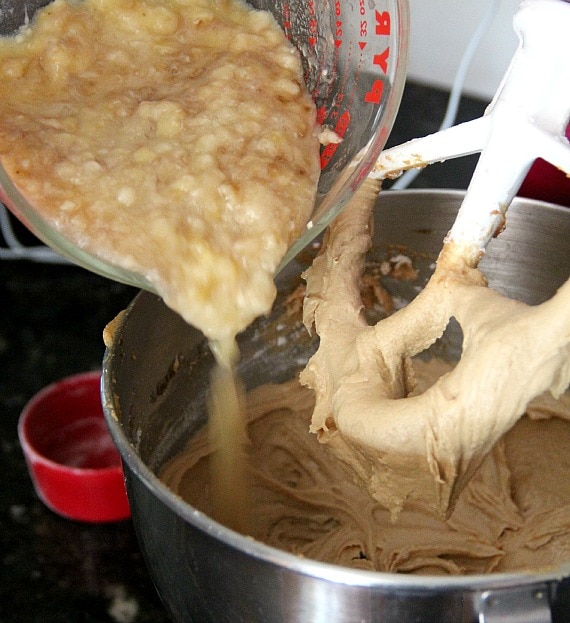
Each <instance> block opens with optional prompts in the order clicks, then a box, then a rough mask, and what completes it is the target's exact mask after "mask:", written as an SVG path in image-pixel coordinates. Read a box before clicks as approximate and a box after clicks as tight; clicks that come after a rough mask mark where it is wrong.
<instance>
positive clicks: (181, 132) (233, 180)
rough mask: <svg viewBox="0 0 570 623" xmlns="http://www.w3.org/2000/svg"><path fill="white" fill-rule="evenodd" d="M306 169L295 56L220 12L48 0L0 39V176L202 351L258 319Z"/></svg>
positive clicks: (271, 36)
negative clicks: (126, 278)
mask: <svg viewBox="0 0 570 623" xmlns="http://www.w3.org/2000/svg"><path fill="white" fill-rule="evenodd" d="M318 157H319V142H318V137H317V129H316V122H315V109H314V104H313V102H312V100H311V98H310V97H309V95H308V94H307V92H306V89H305V87H304V83H303V78H302V75H301V63H300V58H299V55H298V53H297V51H296V50H295V49H294V48H293V46H292V45H291V44H290V43H289V42H288V41H287V40H286V38H285V36H284V34H283V32H282V31H281V30H280V28H279V27H278V26H277V24H276V23H275V21H274V20H273V18H272V16H271V15H270V14H269V13H267V12H262V11H256V10H253V9H251V8H250V7H248V6H247V5H246V4H245V3H241V2H239V1H238V0H231V1H230V0H219V1H216V2H212V1H210V0H97V1H95V0H83V1H82V2H67V1H65V0H55V2H53V3H52V4H49V5H48V6H47V7H45V8H44V9H42V10H40V11H39V12H38V13H37V14H36V16H35V18H34V21H33V23H32V25H31V26H30V27H25V28H23V30H21V31H20V32H19V33H18V34H16V35H15V36H13V37H7V38H4V39H0V162H1V163H2V166H3V167H4V168H5V170H6V172H7V173H8V175H9V177H10V179H11V180H12V181H13V183H14V184H15V185H16V186H17V188H18V189H19V191H20V192H21V193H22V195H24V197H26V199H27V200H28V201H29V202H30V203H31V205H33V206H34V207H35V209H36V210H37V212H38V213H40V214H41V216H42V217H43V218H44V219H45V220H47V221H48V223H49V224H50V225H51V226H52V227H54V228H56V229H57V230H58V231H59V232H60V233H61V234H62V235H63V236H64V237H66V238H68V239H69V240H70V241H72V242H73V243H74V244H76V245H77V246H79V247H82V248H84V249H86V250H88V251H89V252H91V253H93V254H95V255H96V256H98V257H100V258H102V259H103V260H105V261H107V262H110V263H112V264H115V265H118V266H121V267H123V268H125V269H128V270H130V271H134V272H137V273H140V274H142V275H144V276H146V277H147V279H148V280H149V281H150V282H151V283H152V284H153V285H154V287H155V289H156V290H157V291H158V292H159V294H160V295H161V296H162V297H163V298H164V299H165V301H166V302H167V304H168V305H170V306H171V307H173V308H174V309H175V310H176V311H177V312H178V313H180V314H181V315H182V316H183V317H184V319H185V320H186V321H187V322H189V323H191V324H193V325H195V326H197V327H198V328H200V329H201V330H202V331H203V332H204V333H205V334H206V335H207V336H208V338H210V339H213V340H223V339H231V338H233V336H234V335H235V334H236V333H237V332H238V331H240V330H241V329H243V328H244V327H245V326H247V325H248V324H249V323H250V322H251V321H252V320H253V319H254V318H255V317H256V316H258V315H259V314H261V313H264V312H265V311H267V310H268V309H269V308H270V307H271V304H272V302H273V299H274V296H275V287H274V284H273V273H274V271H275V268H276V267H277V265H278V264H279V262H280V260H281V259H282V257H283V255H284V254H285V251H286V250H287V248H288V246H289V245H290V244H291V242H292V241H294V240H295V239H296V238H297V237H298V236H299V234H300V233H301V232H302V230H303V228H304V227H305V225H306V223H307V221H308V219H309V217H310V215H311V212H312V210H313V206H314V199H315V193H316V186H317V181H318V176H319V161H318Z"/></svg>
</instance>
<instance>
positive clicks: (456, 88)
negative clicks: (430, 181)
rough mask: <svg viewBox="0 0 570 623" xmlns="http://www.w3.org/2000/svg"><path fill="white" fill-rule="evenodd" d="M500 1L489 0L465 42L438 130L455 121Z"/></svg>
mask: <svg viewBox="0 0 570 623" xmlns="http://www.w3.org/2000/svg"><path fill="white" fill-rule="evenodd" d="M500 2H501V0H491V2H490V3H489V6H488V7H487V10H486V11H485V13H484V15H483V17H482V19H481V21H480V22H479V25H478V26H477V29H476V30H475V32H474V33H473V36H472V37H471V39H470V40H469V43H468V44H467V48H466V49H465V52H464V53H463V56H462V57H461V62H460V63H459V67H458V68H457V72H456V74H455V78H454V80H453V85H452V88H451V93H450V94H449V99H448V101H447V109H446V111H445V116H444V117H443V121H442V123H441V126H440V127H439V130H440V131H441V130H446V129H447V128H450V127H451V126H452V125H453V124H454V123H455V119H456V117H457V111H458V109H459V103H460V102H461V94H462V92H463V85H464V83H465V78H466V76H467V71H468V70H469V66H470V65H471V62H472V61H473V57H474V56H475V52H476V51H477V48H478V47H479V44H480V43H481V41H482V39H483V37H484V36H485V34H486V33H487V31H488V30H489V26H490V25H491V22H492V21H493V19H494V18H495V15H496V13H497V10H498V8H499V4H500ZM422 171H423V169H409V170H408V171H406V172H405V173H404V174H403V175H402V176H401V177H399V178H398V179H397V180H396V182H394V184H392V186H391V187H390V190H404V189H405V188H407V187H408V186H409V185H410V184H411V183H412V182H413V181H414V180H415V179H416V177H417V176H418V175H419V174H420V173H421V172H422Z"/></svg>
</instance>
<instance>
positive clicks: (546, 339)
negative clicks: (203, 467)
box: [301, 180, 570, 520]
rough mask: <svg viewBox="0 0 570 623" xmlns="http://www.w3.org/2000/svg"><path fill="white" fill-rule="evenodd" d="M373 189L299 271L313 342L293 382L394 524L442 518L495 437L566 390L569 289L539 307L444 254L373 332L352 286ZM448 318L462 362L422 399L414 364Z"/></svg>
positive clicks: (455, 249)
mask: <svg viewBox="0 0 570 623" xmlns="http://www.w3.org/2000/svg"><path fill="white" fill-rule="evenodd" d="M377 191H378V187H377V184H375V183H374V182H372V181H370V180H369V181H367V182H365V184H364V186H363V188H362V189H361V191H359V193H358V195H357V197H356V198H355V200H354V201H352V203H351V205H350V206H349V207H348V208H347V209H346V211H345V212H343V213H342V214H341V215H340V217H339V218H338V219H337V220H336V221H335V223H334V225H333V226H332V227H331V228H330V229H329V231H328V234H327V239H326V243H325V245H324V246H323V251H322V253H321V254H320V255H319V257H317V258H316V260H315V261H314V262H313V264H312V266H311V268H310V269H309V270H308V271H307V273H306V275H305V277H306V279H307V298H306V301H305V307H304V320H305V324H306V326H307V327H308V328H311V329H312V328H313V326H314V328H315V330H316V332H317V333H318V335H319V337H320V344H319V350H318V352H317V353H316V355H315V356H314V357H313V358H312V359H311V361H310V362H309V364H308V366H307V367H306V368H305V370H304V371H303V373H302V375H301V381H302V382H303V383H304V384H306V385H308V386H309V387H311V388H312V389H314V391H315V394H316V406H315V411H314V413H313V417H312V421H311V430H312V431H313V432H315V433H316V434H317V435H318V437H319V439H320V441H322V442H323V443H327V444H328V445H329V447H330V448H331V450H332V451H333V452H334V453H335V454H336V455H337V456H338V457H339V458H341V459H342V460H343V461H345V462H346V464H347V465H349V466H350V467H351V469H352V471H353V473H354V475H355V476H356V477H357V478H358V480H359V482H360V484H361V486H363V487H365V488H367V490H368V491H369V493H370V495H371V496H372V497H374V498H375V499H376V500H377V501H379V502H380V503H381V504H382V506H383V507H385V508H387V509H389V510H390V511H391V514H392V517H393V519H394V520H395V519H397V517H398V514H399V513H400V512H401V510H402V509H403V508H404V507H405V505H406V504H408V505H409V504H412V505H414V506H417V507H420V508H425V509H426V510H427V511H429V512H431V513H436V514H438V515H440V516H442V517H446V516H447V515H449V513H450V512H451V510H452V509H453V506H454V504H455V503H456V501H457V499H458V496H459V495H460V493H461V491H462V490H463V488H464V487H465V486H466V485H467V483H468V482H469V480H470V478H471V477H472V476H473V474H474V473H475V472H476V470H477V469H478V467H479V466H480V464H481V462H482V461H483V459H484V458H485V456H487V454H488V453H489V452H490V451H491V449H492V448H493V446H494V445H495V443H496V442H497V441H498V440H499V439H500V437H501V436H502V435H503V434H504V433H506V432H507V431H508V430H509V429H511V428H512V426H513V425H514V424H515V423H516V421H517V420H518V419H519V418H520V417H521V416H522V415H523V413H524V412H525V409H526V406H527V404H528V403H529V402H530V401H531V400H532V399H533V398H535V397H536V396H538V395H540V394H542V393H543V392H546V391H550V392H551V393H552V395H554V396H559V395H560V394H561V393H562V392H564V391H565V390H566V389H567V387H568V384H569V382H570V314H569V313H568V310H569V309H570V280H569V281H567V282H566V284H564V285H563V286H562V287H561V288H560V290H559V291H558V293H557V294H556V295H555V296H554V297H553V298H552V299H550V300H549V301H546V302H545V303H543V304H542V305H538V306H534V307H531V306H528V305H526V304H524V303H521V302H519V301H515V300H510V299H507V298H505V297H504V296H502V295H500V294H498V293H497V292H495V291H493V290H491V289H489V288H487V287H486V281H485V278H484V276H483V275H482V274H481V272H480V271H479V270H478V269H477V267H476V266H473V265H471V264H470V261H469V260H468V259H466V258H470V257H472V256H473V254H472V253H471V252H469V250H465V249H462V248H461V247H460V246H459V245H458V244H457V243H446V244H445V245H444V248H443V250H442V252H441V254H440V257H439V259H438V262H437V267H436V270H435V272H434V274H433V276H432V277H431V279H430V281H429V283H428V284H427V286H426V287H425V288H424V289H423V290H422V292H421V293H420V294H419V295H418V296H417V297H416V298H415V299H414V300H413V301H412V302H411V303H410V304H409V305H407V306H406V307H404V308H403V309H400V310H398V311H396V312H395V313H394V314H392V315H391V316H389V317H388V318H386V319H384V320H381V321H380V322H379V323H378V324H377V325H376V326H368V325H367V323H366V321H365V319H364V316H363V314H362V301H361V298H360V288H359V283H360V276H361V273H362V271H363V269H364V259H365V253H366V251H367V250H368V248H369V246H370V226H369V224H370V219H371V210H372V208H373V205H374V200H375V197H376V193H377ZM451 317H454V318H455V319H456V320H457V321H458V323H459V324H460V326H461V328H462V330H463V350H462V356H461V360H460V361H459V363H458V365H457V366H456V367H455V369H454V370H453V372H451V373H450V374H446V375H444V376H442V377H441V379H439V381H438V382H437V383H435V384H434V385H433V386H432V387H430V388H429V389H428V390H426V391H425V392H422V393H419V394H417V395H415V396H413V397H410V394H411V392H412V391H413V390H414V387H415V378H414V373H413V370H412V367H411V358H412V357H413V356H415V355H417V354H419V353H421V352H423V351H424V350H425V349H426V348H428V347H429V346H430V345H431V344H432V343H433V342H435V340H436V339H437V338H439V337H440V336H441V335H442V334H443V332H444V330H445V328H446V326H447V324H448V322H449V319H450V318H451Z"/></svg>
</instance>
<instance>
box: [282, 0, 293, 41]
mask: <svg viewBox="0 0 570 623" xmlns="http://www.w3.org/2000/svg"><path fill="white" fill-rule="evenodd" d="M283 30H284V31H285V35H286V37H287V38H289V37H290V36H291V7H290V6H289V5H288V4H284V5H283Z"/></svg>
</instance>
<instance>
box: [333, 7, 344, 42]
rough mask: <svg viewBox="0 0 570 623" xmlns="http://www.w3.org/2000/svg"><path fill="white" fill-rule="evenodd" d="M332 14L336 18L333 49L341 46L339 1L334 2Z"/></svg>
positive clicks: (341, 32)
mask: <svg viewBox="0 0 570 623" xmlns="http://www.w3.org/2000/svg"><path fill="white" fill-rule="evenodd" d="M334 14H335V17H336V21H335V24H334V44H335V47H337V48H340V46H341V45H342V35H343V25H342V20H341V19H340V17H341V15H342V7H341V2H340V0H335V3H334Z"/></svg>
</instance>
